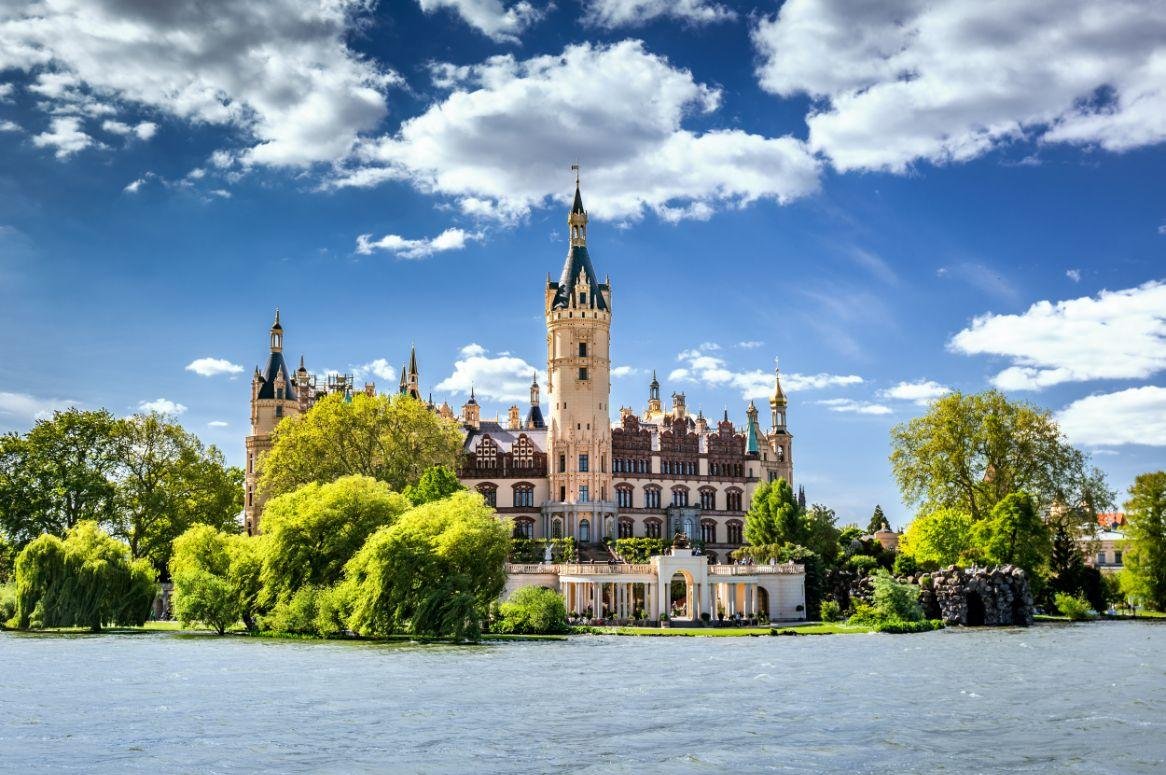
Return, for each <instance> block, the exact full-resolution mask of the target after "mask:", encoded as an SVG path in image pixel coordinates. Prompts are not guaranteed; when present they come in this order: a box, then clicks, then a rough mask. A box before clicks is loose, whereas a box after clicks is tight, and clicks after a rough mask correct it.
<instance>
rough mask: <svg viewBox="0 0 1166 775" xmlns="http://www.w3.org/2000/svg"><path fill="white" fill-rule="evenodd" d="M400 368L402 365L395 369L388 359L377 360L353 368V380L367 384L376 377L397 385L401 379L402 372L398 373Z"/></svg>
mask: <svg viewBox="0 0 1166 775" xmlns="http://www.w3.org/2000/svg"><path fill="white" fill-rule="evenodd" d="M400 368H401V366H400V365H398V366H396V367H394V366H393V364H391V363H389V361H388V359H387V358H375V359H373V360H371V361H369V362H368V363H362V364H360V365H359V366H353V367H352V369H351V371H352V378H353V379H354V380H356V381H357V382H367V381H369V380H370V379H371V378H372V377H376V378H377V379H379V380H382V381H384V382H386V383H388V384H396V382H397V380H398V379H400V377H401V372H400V371H398V369H400Z"/></svg>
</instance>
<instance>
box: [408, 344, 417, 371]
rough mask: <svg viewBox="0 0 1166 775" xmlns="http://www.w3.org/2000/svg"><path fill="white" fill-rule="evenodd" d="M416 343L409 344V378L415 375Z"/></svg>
mask: <svg viewBox="0 0 1166 775" xmlns="http://www.w3.org/2000/svg"><path fill="white" fill-rule="evenodd" d="M418 374H419V372H418V371H417V345H415V344H414V345H409V377H410V379H412V378H415V377H417V375H418Z"/></svg>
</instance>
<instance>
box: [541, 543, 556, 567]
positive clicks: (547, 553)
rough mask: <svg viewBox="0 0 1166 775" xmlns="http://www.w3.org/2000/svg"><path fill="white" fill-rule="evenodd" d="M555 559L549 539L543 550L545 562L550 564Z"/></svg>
mask: <svg viewBox="0 0 1166 775" xmlns="http://www.w3.org/2000/svg"><path fill="white" fill-rule="evenodd" d="M553 560H554V558H553V557H552V555H551V542H550V541H547V546H546V548H545V549H544V550H543V564H544V565H550V564H551V562H553Z"/></svg>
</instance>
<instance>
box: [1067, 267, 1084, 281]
mask: <svg viewBox="0 0 1166 775" xmlns="http://www.w3.org/2000/svg"><path fill="white" fill-rule="evenodd" d="M1065 277H1068V278H1069V279H1070V280H1072V281H1073V282H1075V283H1079V282H1081V270H1080V269H1066V270H1065Z"/></svg>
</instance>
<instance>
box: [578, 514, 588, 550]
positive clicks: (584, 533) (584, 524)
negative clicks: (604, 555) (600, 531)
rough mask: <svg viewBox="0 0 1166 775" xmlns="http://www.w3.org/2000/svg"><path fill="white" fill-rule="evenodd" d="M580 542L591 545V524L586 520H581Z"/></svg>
mask: <svg viewBox="0 0 1166 775" xmlns="http://www.w3.org/2000/svg"><path fill="white" fill-rule="evenodd" d="M579 542H580V543H584V544H589V543H591V522H589V521H588V520H586V519H581V520H579Z"/></svg>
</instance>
